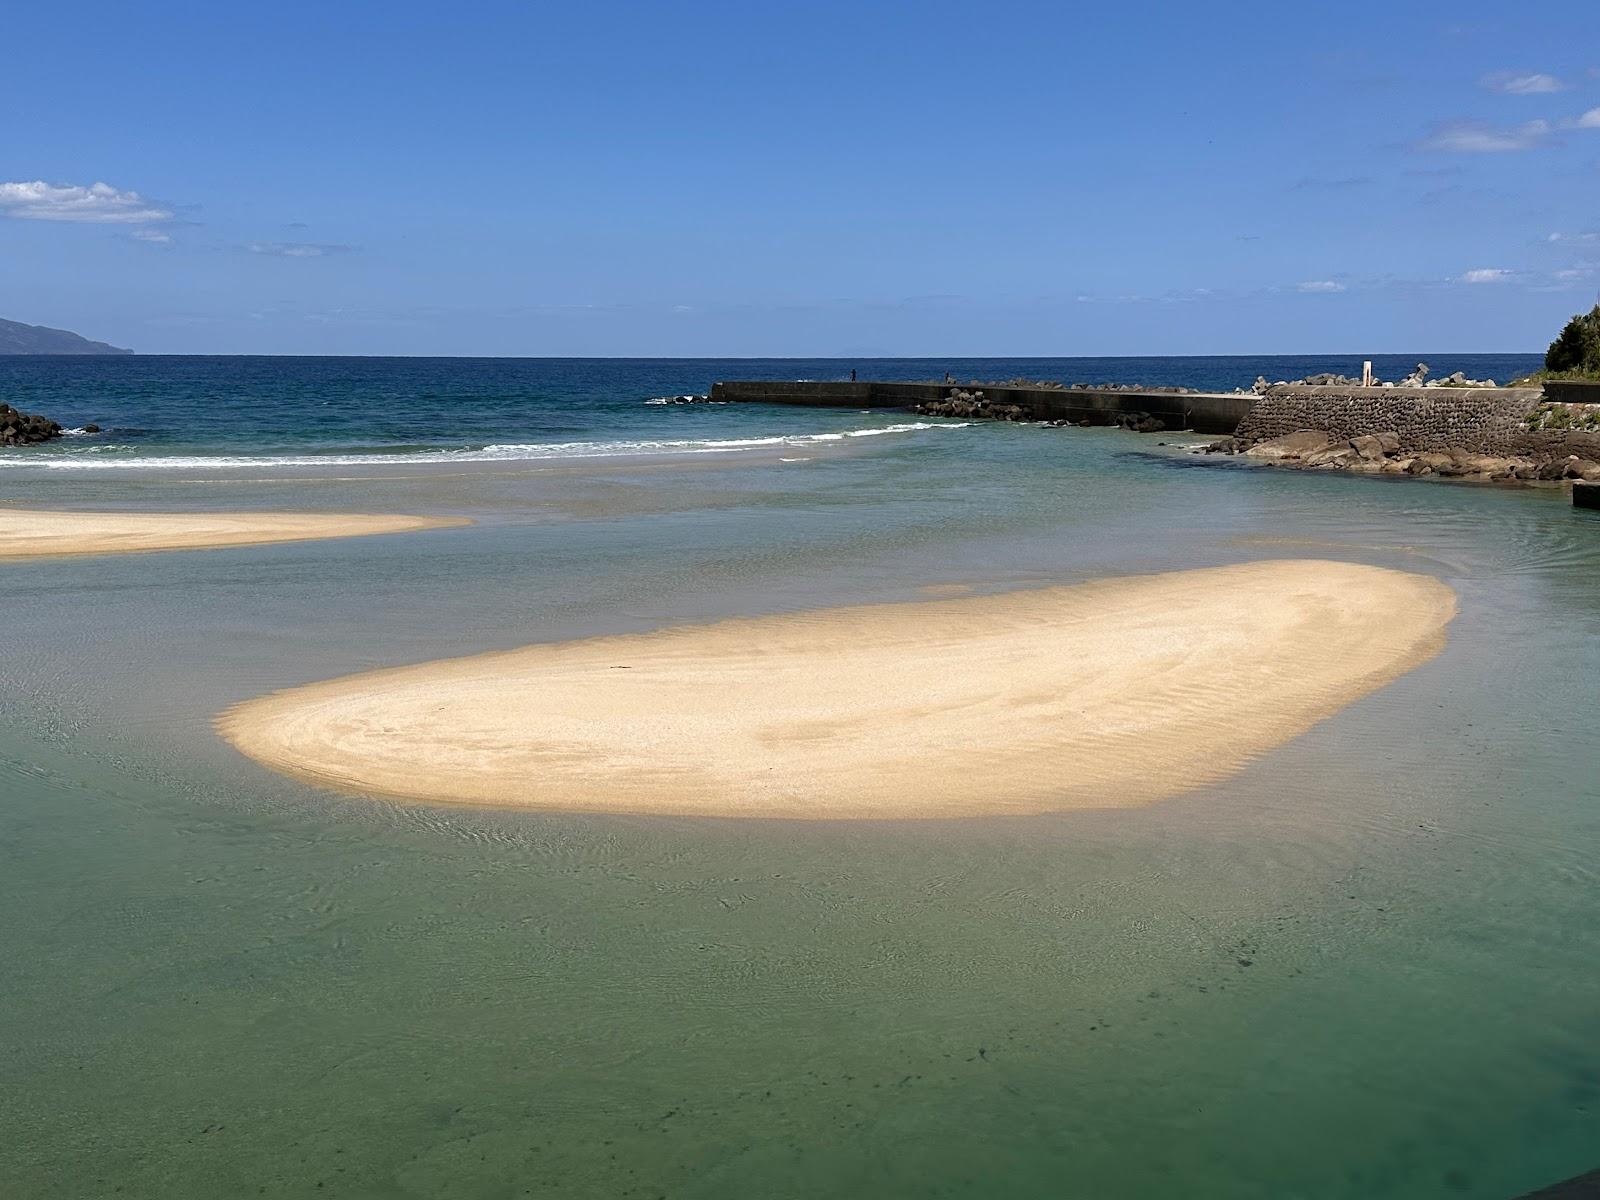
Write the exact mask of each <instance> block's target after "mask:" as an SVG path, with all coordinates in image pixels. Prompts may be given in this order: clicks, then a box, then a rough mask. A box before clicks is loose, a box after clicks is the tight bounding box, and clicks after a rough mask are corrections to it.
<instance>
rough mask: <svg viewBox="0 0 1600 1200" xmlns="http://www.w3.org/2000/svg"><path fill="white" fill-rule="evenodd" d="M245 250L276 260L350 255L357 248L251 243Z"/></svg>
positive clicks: (308, 243) (305, 243) (326, 245)
mask: <svg viewBox="0 0 1600 1200" xmlns="http://www.w3.org/2000/svg"><path fill="white" fill-rule="evenodd" d="M245 249H246V250H248V251H250V253H251V254H270V255H273V256H274V257H276V258H326V257H328V255H330V254H348V253H349V252H350V251H352V250H354V249H355V247H354V246H338V245H333V244H330V243H327V242H251V243H250V244H249V245H248V246H246V247H245Z"/></svg>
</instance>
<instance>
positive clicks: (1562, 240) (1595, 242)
mask: <svg viewBox="0 0 1600 1200" xmlns="http://www.w3.org/2000/svg"><path fill="white" fill-rule="evenodd" d="M1544 240H1545V241H1547V242H1549V243H1550V244H1551V245H1554V246H1600V232H1596V231H1595V230H1592V229H1586V230H1584V231H1583V232H1582V233H1552V234H1551V235H1550V236H1549V237H1547V238H1545V239H1544Z"/></svg>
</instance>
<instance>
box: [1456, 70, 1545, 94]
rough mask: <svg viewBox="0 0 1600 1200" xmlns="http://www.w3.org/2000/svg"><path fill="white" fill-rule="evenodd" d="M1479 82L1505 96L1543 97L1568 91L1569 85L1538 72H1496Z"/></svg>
mask: <svg viewBox="0 0 1600 1200" xmlns="http://www.w3.org/2000/svg"><path fill="white" fill-rule="evenodd" d="M1478 82H1479V83H1480V84H1481V85H1482V86H1483V87H1485V88H1487V89H1488V90H1489V91H1491V92H1499V93H1500V94H1501V95H1503V96H1543V95H1547V94H1549V93H1550V92H1564V91H1566V90H1567V85H1566V84H1565V83H1563V82H1561V80H1559V79H1557V78H1556V77H1555V76H1554V75H1545V74H1543V73H1542V72H1537V71H1529V72H1519V71H1496V72H1495V73H1494V74H1493V75H1485V76H1484V77H1483V78H1482V79H1481V80H1479V81H1478Z"/></svg>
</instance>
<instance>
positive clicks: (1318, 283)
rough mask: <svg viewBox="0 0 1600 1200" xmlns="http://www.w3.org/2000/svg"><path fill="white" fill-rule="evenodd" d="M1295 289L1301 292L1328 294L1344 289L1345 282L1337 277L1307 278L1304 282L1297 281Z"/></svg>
mask: <svg viewBox="0 0 1600 1200" xmlns="http://www.w3.org/2000/svg"><path fill="white" fill-rule="evenodd" d="M1295 290H1296V291H1299V292H1306V293H1308V294H1323V295H1326V294H1328V293H1331V292H1342V291H1344V284H1342V283H1340V282H1339V281H1338V280H1336V279H1307V280H1306V281H1305V282H1303V283H1297V284H1296V285H1295Z"/></svg>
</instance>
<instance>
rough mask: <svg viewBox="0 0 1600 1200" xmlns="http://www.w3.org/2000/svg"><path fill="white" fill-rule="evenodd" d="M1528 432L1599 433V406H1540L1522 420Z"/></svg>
mask: <svg viewBox="0 0 1600 1200" xmlns="http://www.w3.org/2000/svg"><path fill="white" fill-rule="evenodd" d="M1522 423H1523V424H1524V425H1525V426H1526V427H1527V429H1528V432H1530V433H1535V432H1538V431H1539V430H1543V429H1550V430H1564V429H1575V430H1580V431H1582V432H1585V433H1594V432H1596V431H1600V405H1595V404H1540V405H1538V406H1537V407H1535V408H1533V409H1532V410H1530V411H1529V413H1528V415H1527V416H1525V417H1523V418H1522Z"/></svg>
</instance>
